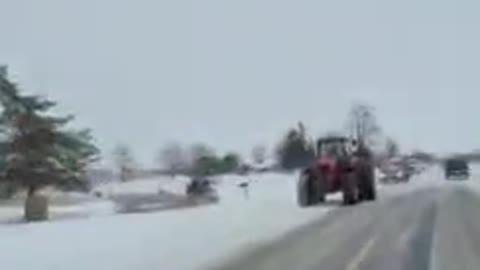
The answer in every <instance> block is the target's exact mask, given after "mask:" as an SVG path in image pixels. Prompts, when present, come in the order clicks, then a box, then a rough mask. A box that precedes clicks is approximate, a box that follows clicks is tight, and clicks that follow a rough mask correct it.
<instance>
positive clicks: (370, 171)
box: [297, 137, 376, 207]
mask: <svg viewBox="0 0 480 270" xmlns="http://www.w3.org/2000/svg"><path fill="white" fill-rule="evenodd" d="M338 191H341V192H342V194H343V203H344V204H346V205H351V204H355V203H357V202H359V201H362V200H370V201H372V200H375V198H376V188H375V174H374V166H373V161H372V157H371V154H370V151H369V150H368V149H367V148H366V147H364V146H362V144H357V143H356V142H355V141H353V140H350V139H348V138H345V137H327V138H322V139H319V140H318V142H317V147H316V158H315V160H314V162H313V163H312V164H311V165H310V166H308V167H307V168H306V169H304V170H303V171H302V172H301V174H300V179H299V181H298V194H297V197H298V203H299V205H300V206H302V207H307V206H311V205H314V204H318V203H322V202H324V201H325V196H326V194H328V193H333V192H338Z"/></svg>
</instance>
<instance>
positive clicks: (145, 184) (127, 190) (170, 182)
mask: <svg viewBox="0 0 480 270" xmlns="http://www.w3.org/2000/svg"><path fill="white" fill-rule="evenodd" d="M188 181H189V179H188V178H187V177H184V176H176V177H174V178H172V177H170V176H159V177H154V178H148V179H139V180H133V181H129V182H124V183H121V182H110V183H106V184H102V185H100V186H98V187H96V188H95V191H99V192H102V193H103V194H106V195H107V196H108V195H114V194H115V195H119V194H155V193H158V191H159V190H160V189H161V190H163V191H167V192H171V193H173V194H179V195H180V194H184V193H185V187H186V185H187V183H188Z"/></svg>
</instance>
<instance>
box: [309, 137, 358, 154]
mask: <svg viewBox="0 0 480 270" xmlns="http://www.w3.org/2000/svg"><path fill="white" fill-rule="evenodd" d="M351 151H352V143H351V140H349V139H348V138H346V137H328V138H322V139H319V140H318V141H317V151H316V155H317V158H330V159H332V158H339V157H345V156H347V155H349V153H351Z"/></svg>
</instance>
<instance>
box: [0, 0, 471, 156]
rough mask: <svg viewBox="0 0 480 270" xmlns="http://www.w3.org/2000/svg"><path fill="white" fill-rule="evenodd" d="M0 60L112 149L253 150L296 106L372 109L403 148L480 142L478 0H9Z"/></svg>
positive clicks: (330, 114) (333, 111) (315, 111)
mask: <svg viewBox="0 0 480 270" xmlns="http://www.w3.org/2000/svg"><path fill="white" fill-rule="evenodd" d="M0 7H1V16H0V33H1V35H2V41H1V42H0V62H2V63H5V64H8V65H9V66H10V71H11V73H13V75H14V78H15V80H16V81H18V82H19V83H20V85H21V86H22V87H23V88H24V89H25V90H26V91H29V92H35V93H40V94H47V95H48V96H49V97H51V98H52V99H54V100H58V101H59V103H60V108H59V109H60V111H62V112H69V113H74V114H76V115H77V121H76V122H75V125H76V126H78V127H90V128H92V129H93V131H94V135H95V137H96V138H97V140H98V142H99V144H100V145H101V147H102V149H103V150H104V151H105V154H106V155H107V156H108V154H109V153H110V150H111V149H112V147H113V146H114V145H115V144H116V143H118V142H127V143H128V144H130V145H131V146H132V148H133V149H134V150H135V153H136V155H137V156H138V158H139V159H140V160H141V161H143V162H145V163H147V164H149V163H151V161H152V159H153V156H154V154H155V151H156V149H157V148H158V147H160V146H161V145H162V144H164V143H166V142H168V141H171V140H177V141H180V142H184V143H190V142H196V141H202V142H206V143H209V144H212V145H214V146H215V147H217V149H219V150H228V149H233V150H238V151H241V152H245V153H248V152H249V149H250V148H251V147H252V146H253V145H255V144H257V143H265V144H272V143H274V142H275V140H277V139H278V137H279V136H280V135H281V131H282V130H285V129H286V128H288V127H289V126H291V125H294V124H295V123H296V122H297V121H298V120H302V121H304V122H305V124H306V125H307V126H308V127H309V129H310V130H311V131H312V133H315V134H317V133H322V132H326V131H329V130H332V129H333V130H339V129H341V128H342V127H343V123H344V119H345V117H346V114H347V111H348V109H349V107H350V106H351V104H352V102H358V101H361V102H368V103H370V104H371V105H373V106H375V107H376V111H377V113H378V118H379V120H380V122H381V124H382V125H383V127H384V130H385V132H387V133H388V134H390V135H391V136H393V137H394V138H395V139H397V140H398V141H399V142H400V143H401V145H402V146H403V147H404V148H406V149H411V148H416V147H420V148H423V149H426V150H431V151H438V152H445V151H455V150H468V149H471V148H480V120H479V117H478V116H479V115H480V106H479V104H480V52H479V50H480V31H479V29H480V25H479V24H480V17H479V16H478V14H480V2H479V1H475V0H402V1H385V0H363V1H358V0H341V1H317V0H304V1H303V0H302V1H298V0H238V1H226V0H216V1H214V0H202V1H182V0H179V1H160V0H151V1H147V0H136V1H130V0H123V1H122V0H82V1H77V0H71V1H68V0H42V1H38V0H0Z"/></svg>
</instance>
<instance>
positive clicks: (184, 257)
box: [0, 174, 331, 270]
mask: <svg viewBox="0 0 480 270" xmlns="http://www.w3.org/2000/svg"><path fill="white" fill-rule="evenodd" d="M295 179H296V176H295V175H280V174H265V175H258V176H251V177H250V178H249V180H251V182H250V185H251V187H250V189H251V190H250V193H249V194H248V198H247V197H246V194H245V193H244V191H243V189H241V188H240V187H238V186H237V184H239V183H240V182H243V181H245V178H244V177H243V178H242V177H233V176H232V177H224V178H223V179H221V180H220V181H219V183H218V189H219V193H220V196H221V198H222V199H221V201H220V203H219V204H217V205H210V206H205V207H199V208H191V209H182V210H175V211H164V212H156V213H148V214H126V215H115V216H110V217H101V218H95V219H83V220H74V221H65V222H51V223H39V224H24V225H16V226H13V225H9V226H3V227H0V239H1V241H0V249H2V250H9V252H8V254H7V253H3V255H0V261H2V266H5V267H6V268H8V269H25V270H26V269H35V270H42V269H49V270H50V269H70V270H71V269H82V270H83V269H148V270H150V269H179V270H188V269H199V268H200V266H202V265H205V266H207V265H208V264H209V263H212V262H214V261H218V260H221V259H225V258H227V257H228V256H229V255H231V254H234V253H236V252H238V251H240V250H243V249H246V248H248V247H250V246H252V245H256V244H258V243H261V242H264V241H268V240H270V239H274V238H276V237H278V236H280V235H282V234H284V233H286V232H287V231H289V230H291V229H293V228H295V227H297V226H300V225H302V224H305V223H307V222H309V221H312V220H313V219H316V218H320V217H321V216H322V215H324V214H325V213H327V212H328V211H329V210H330V209H331V207H315V208H310V209H300V208H298V207H297V205H296V201H295V196H294V195H295ZM144 184H145V183H144ZM7 266H8V267H7Z"/></svg>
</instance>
